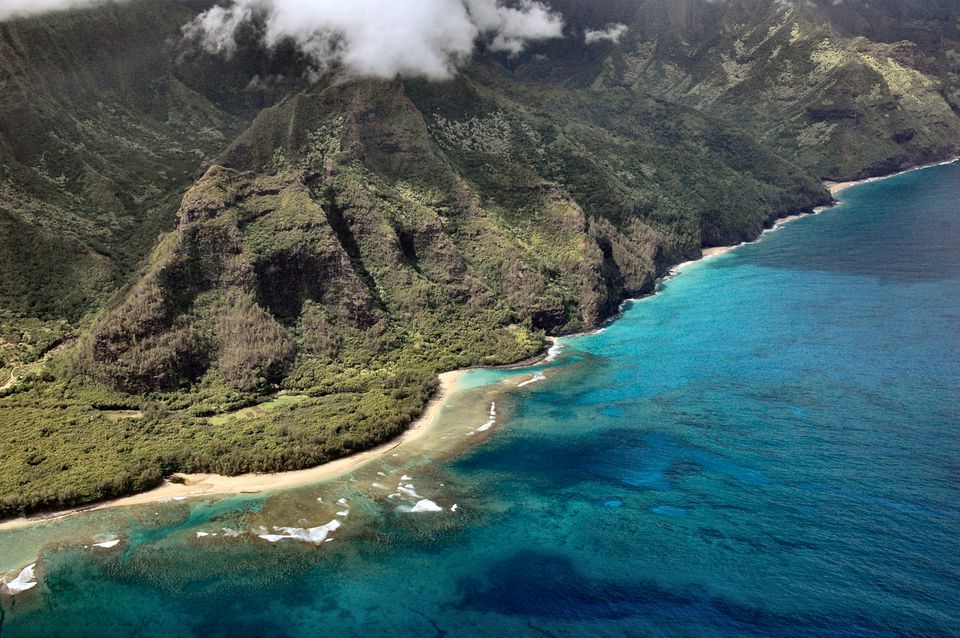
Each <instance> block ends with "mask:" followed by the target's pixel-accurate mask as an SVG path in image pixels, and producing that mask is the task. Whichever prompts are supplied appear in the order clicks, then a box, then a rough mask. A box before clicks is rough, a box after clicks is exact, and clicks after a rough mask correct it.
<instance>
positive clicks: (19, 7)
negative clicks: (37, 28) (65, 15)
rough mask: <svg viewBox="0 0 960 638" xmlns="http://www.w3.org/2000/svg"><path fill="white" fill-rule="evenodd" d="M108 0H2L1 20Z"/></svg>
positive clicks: (86, 5) (0, 1)
mask: <svg viewBox="0 0 960 638" xmlns="http://www.w3.org/2000/svg"><path fill="white" fill-rule="evenodd" d="M107 1H108V0H0V21H2V20H9V19H10V18H22V17H26V16H30V15H35V14H38V13H45V12H47V11H60V10H62V9H73V8H75V7H89V6H91V5H94V4H103V3H104V2H107Z"/></svg>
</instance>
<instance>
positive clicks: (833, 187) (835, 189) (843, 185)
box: [824, 157, 960, 195]
mask: <svg viewBox="0 0 960 638" xmlns="http://www.w3.org/2000/svg"><path fill="white" fill-rule="evenodd" d="M958 161H960V158H958V157H954V158H952V159H948V160H944V161H942V162H932V163H930V164H923V165H922V166H914V167H912V168H907V169H904V170H902V171H899V172H896V173H891V174H890V175H880V176H878V177H868V178H866V179H858V180H853V181H849V182H830V181H827V182H824V185H825V186H826V187H827V189H829V190H830V194H831V195H836V194H837V193H839V192H842V191H845V190H847V189H848V188H850V187H851V186H857V185H858V184H867V183H869V182H877V181H880V180H882V179H889V178H891V177H896V176H897V175H903V174H904V173H910V172H913V171H918V170H920V169H923V168H931V167H933V166H946V165H947V164H953V163H954V162H958Z"/></svg>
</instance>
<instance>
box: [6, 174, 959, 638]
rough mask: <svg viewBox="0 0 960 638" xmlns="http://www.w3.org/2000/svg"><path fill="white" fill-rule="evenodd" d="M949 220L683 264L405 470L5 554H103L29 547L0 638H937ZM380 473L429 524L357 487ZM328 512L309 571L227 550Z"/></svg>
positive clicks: (944, 585) (867, 205)
mask: <svg viewBox="0 0 960 638" xmlns="http://www.w3.org/2000/svg"><path fill="white" fill-rule="evenodd" d="M958 195H960V165H956V164H955V165H950V166H944V167H937V168H932V169H926V170H923V171H916V172H912V173H908V174H905V175H902V176H899V177H896V178H892V179H889V180H884V181H880V182H875V183H871V184H866V185H863V186H859V187H857V188H855V189H852V190H849V191H846V192H844V193H843V194H842V195H841V199H842V200H843V201H844V203H843V204H842V205H841V206H840V207H838V208H836V209H832V210H830V211H827V212H825V213H824V214H822V215H819V216H816V217H808V218H804V219H801V220H799V221H797V222H794V223H792V224H789V225H787V226H784V227H783V228H782V229H781V230H778V231H777V232H773V233H770V234H768V235H766V236H765V237H764V239H763V241H761V242H759V243H757V244H753V245H750V246H745V247H742V248H741V249H739V250H737V251H734V252H732V253H728V254H725V255H721V256H719V257H716V258H713V259H711V260H708V261H706V262H701V263H698V264H695V265H693V266H691V267H690V268H688V269H686V270H684V271H683V272H682V273H681V274H680V275H679V276H677V277H675V278H673V279H670V280H669V281H667V282H666V283H665V284H664V286H663V290H662V291H661V293H660V294H659V295H656V296H655V297H652V298H649V299H645V300H643V301H639V302H634V303H632V304H629V307H627V308H626V310H625V312H624V315H623V317H622V318H621V319H619V320H618V321H616V322H615V323H613V324H611V325H610V326H608V327H607V328H606V329H605V330H604V331H603V332H601V333H599V334H595V335H590V336H584V337H577V338H572V339H568V340H566V341H565V342H564V344H565V347H564V350H563V351H562V353H561V355H560V357H559V359H558V360H557V361H556V362H555V363H554V364H551V365H549V366H547V367H546V369H545V370H543V372H544V373H545V375H546V376H547V377H548V378H547V380H546V381H542V382H539V383H534V384H530V385H527V386H525V387H523V388H522V389H516V388H514V389H512V390H509V391H507V392H506V393H504V392H503V390H502V388H503V387H504V383H505V382H506V381H504V379H505V378H506V377H510V378H509V379H507V381H512V382H513V383H514V385H515V382H516V381H517V380H523V379H525V378H527V377H530V375H531V372H530V371H524V372H522V373H510V374H507V373H494V372H489V371H487V372H482V373H475V374H474V375H473V377H472V378H471V379H468V383H467V385H470V386H477V387H474V388H472V389H469V390H465V391H464V392H462V393H461V394H460V396H459V397H458V399H457V403H456V405H452V406H451V408H450V409H449V411H448V413H447V414H446V415H445V419H446V422H447V425H446V426H445V427H446V428H447V429H446V430H442V432H444V434H443V435H442V436H441V435H440V434H438V435H437V437H436V441H435V442H434V443H431V444H429V445H428V446H427V447H426V448H424V449H423V450H419V451H418V452H417V454H418V455H419V456H418V458H416V459H414V458H405V457H398V458H397V459H395V460H391V459H390V458H389V457H388V458H387V459H385V460H383V461H379V462H375V463H373V464H371V465H370V466H366V467H364V468H361V469H360V470H357V471H356V472H355V473H354V474H353V475H352V476H350V477H345V478H344V479H341V480H338V481H333V482H330V483H328V484H325V485H321V486H314V487H311V488H304V489H301V490H296V491H292V492H288V493H283V494H277V495H275V496H271V497H269V498H263V497H259V496H258V497H252V496H248V497H244V498H237V499H230V500H227V501H221V502H215V503H203V502H198V503H174V504H169V505H164V506H155V507H154V506H151V507H149V508H148V509H139V510H130V511H122V512H114V513H111V514H98V515H95V516H94V517H93V518H90V519H88V520H86V521H80V519H77V521H75V522H70V523H65V524H64V526H63V528H62V530H61V529H60V528H57V527H55V526H54V527H52V528H51V530H52V531H51V530H47V531H43V530H41V531H36V530H33V531H29V530H28V531H14V532H5V533H3V534H0V548H4V547H8V548H10V550H11V551H13V550H14V548H16V549H17V551H21V550H22V549H23V548H25V547H28V546H30V544H31V543H40V542H41V541H43V542H44V543H48V542H49V540H50V538H52V537H54V536H56V535H57V534H63V535H66V534H67V531H68V530H72V533H73V534H74V536H76V534H77V533H78V532H77V530H78V529H80V528H83V529H84V530H87V531H84V533H88V531H89V529H93V528H95V529H98V530H100V529H105V528H104V526H106V525H113V526H114V527H113V528H112V531H114V532H116V533H117V534H118V537H119V538H121V540H122V544H121V545H120V546H119V547H118V548H116V549H115V550H112V551H92V550H91V549H90V548H88V547H87V548H85V547H83V546H82V545H80V544H79V541H77V540H76V538H74V539H73V540H70V541H64V542H63V543H61V544H59V545H50V544H47V545H46V548H45V549H44V550H43V552H42V554H41V556H40V569H39V573H40V576H41V582H40V585H39V586H38V587H37V589H36V590H35V591H34V592H31V593H30V594H28V595H21V596H18V597H16V598H12V599H11V598H6V599H4V600H3V607H4V610H5V612H6V616H5V621H4V623H3V625H2V636H3V638H10V637H18V636H291V637H292V636H320V635H336V636H360V635H363V636H379V635H394V636H431V635H436V636H718V637H719V636H842V637H854V636H958V635H960V337H958V334H960V332H958V329H960V199H958ZM482 382H490V383H493V386H491V385H483V383H482ZM498 382H502V383H498ZM491 388H492V389H491ZM492 400H496V401H497V410H498V423H497V426H496V427H495V428H494V429H492V430H491V431H490V432H489V433H481V435H480V436H475V437H470V438H475V439H477V442H476V444H475V445H472V446H470V447H468V448H467V449H466V450H464V451H458V450H454V448H451V447H450V445H452V444H447V443H443V442H442V441H445V440H446V441H459V440H460V439H464V440H466V439H467V437H466V436H465V432H466V430H468V429H469V428H470V427H475V426H477V425H480V423H482V422H483V421H484V420H486V418H487V417H486V413H487V410H488V408H489V405H490V402H491V401H492ZM471 406H474V407H473V408H471ZM471 409H472V412H471ZM471 419H472V420H471ZM457 437H459V438H457ZM481 437H485V438H482V440H480V439H481ZM425 445H426V444H425ZM401 463H402V464H403V465H402V467H401ZM401 469H402V471H404V472H408V473H410V474H411V478H410V481H412V483H411V484H414V483H415V485H416V491H417V492H419V493H420V495H421V496H423V497H425V498H430V499H432V500H434V501H435V502H436V503H437V504H438V506H439V507H442V508H443V511H442V512H427V513H410V512H409V511H407V510H409V507H404V506H398V502H399V501H398V499H397V498H389V497H388V496H386V495H385V494H384V493H380V492H379V491H378V489H379V488H376V489H375V488H373V487H371V485H372V482H376V481H377V480H382V481H383V482H387V481H388V480H390V481H397V480H398V479H397V478H396V474H398V473H399V472H400V471H401ZM377 472H380V474H378V473H377ZM378 477H382V478H380V479H378ZM400 483H403V481H402V480H400ZM389 487H391V488H392V484H391V485H390V486H389ZM341 495H342V496H343V498H344V499H345V500H344V501H343V503H346V505H342V506H343V507H349V508H350V514H349V516H346V515H344V516H342V517H341V518H342V520H343V521H344V526H343V528H341V529H339V530H337V531H336V532H334V533H333V534H332V536H333V537H334V541H333V542H330V543H321V544H320V545H313V544H308V543H302V542H296V541H281V542H278V543H275V544H270V543H267V542H264V541H261V540H260V539H258V538H257V536H256V535H255V534H250V533H249V530H251V529H253V528H254V527H256V526H257V525H259V524H264V525H267V524H268V523H269V522H270V521H271V520H272V521H275V522H276V524H280V525H297V526H299V525H304V526H306V525H311V526H312V525H316V524H320V523H324V522H326V521H327V520H329V512H327V511H324V512H323V516H321V515H320V514H319V513H314V510H316V509H317V508H319V507H326V503H328V502H329V501H330V500H331V499H334V498H337V497H338V496H341ZM318 496H320V498H323V499H324V502H323V503H322V504H321V503H318V502H317V500H316V499H317V497H318ZM454 504H456V505H457V508H456V511H451V508H452V506H453V505H454ZM97 517H101V518H97ZM68 526H73V527H68ZM224 527H226V528H230V529H238V530H241V531H243V533H242V534H240V535H239V536H236V537H229V538H225V537H224V536H223V535H222V532H220V535H218V536H217V537H205V538H198V537H196V534H195V532H196V531H197V530H200V529H206V530H222V529H223V528H224ZM58 530H59V531H58ZM44 534H46V535H48V536H49V538H48V537H47V536H44ZM31 551H32V550H31ZM18 560H19V559H18Z"/></svg>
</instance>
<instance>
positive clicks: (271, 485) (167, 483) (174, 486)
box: [0, 157, 960, 532]
mask: <svg viewBox="0 0 960 638" xmlns="http://www.w3.org/2000/svg"><path fill="white" fill-rule="evenodd" d="M958 161H960V157H956V158H953V159H950V160H944V161H940V162H934V163H931V164H925V165H922V166H916V167H913V168H909V169H905V170H902V171H898V172H896V173H891V174H890V175H884V176H879V177H869V178H866V179H861V180H854V181H845V182H830V181H825V182H824V185H825V186H826V187H827V189H828V190H829V191H830V194H831V195H836V194H837V193H840V192H842V191H844V190H847V189H848V188H851V187H854V186H858V185H860V184H866V183H870V182H875V181H880V180H884V179H889V178H891V177H897V176H899V175H903V174H905V173H909V172H912V171H917V170H922V169H925V168H932V167H935V166H946V165H949V164H953V163H956V162H958ZM840 203H841V202H839V201H836V200H834V202H833V203H832V204H830V205H828V206H819V207H817V208H814V209H813V210H812V211H811V212H804V213H798V214H792V215H786V216H784V217H781V218H779V219H777V220H775V221H774V223H773V225H772V226H771V227H770V228H768V229H765V230H764V231H763V232H762V233H761V234H760V236H759V237H757V239H755V240H753V241H751V242H741V243H739V244H735V245H730V246H713V247H708V248H703V249H702V254H701V256H700V257H699V258H698V259H693V260H689V261H685V262H682V263H679V264H677V265H675V266H673V267H672V268H671V269H670V271H669V273H668V274H667V275H666V276H664V277H662V278H661V279H660V281H663V280H666V279H669V278H671V277H673V276H676V275H677V274H679V273H680V272H682V271H683V270H685V269H686V268H688V267H690V266H691V265H693V264H696V263H698V262H701V261H705V260H707V259H710V258H713V257H716V256H718V255H722V254H725V253H728V252H730V251H733V250H735V249H737V248H739V247H741V246H745V245H749V244H752V243H755V242H757V241H760V240H761V239H762V238H763V235H764V234H766V233H767V232H770V231H771V230H774V229H777V228H779V227H781V226H783V225H785V224H789V223H790V222H793V221H796V220H798V219H801V218H804V217H808V216H811V215H818V214H820V213H822V212H823V211H825V210H829V209H831V208H834V207H836V206H837V205H839V204H840ZM657 292H658V290H657V291H654V292H653V293H651V294H650V295H644V296H642V297H639V298H633V299H625V300H624V301H623V302H622V303H621V304H620V308H621V311H620V312H618V313H617V314H616V315H614V316H612V317H610V318H609V319H608V320H606V321H604V322H603V323H602V324H601V325H600V326H598V327H596V328H595V329H593V330H590V331H587V332H582V333H577V334H571V335H563V336H561V337H554V336H548V337H546V340H547V343H548V348H547V349H546V350H544V351H543V352H541V353H539V354H538V355H536V356H535V357H531V358H529V359H526V360H524V361H519V362H517V363H513V364H506V365H501V366H475V367H471V368H463V369H460V370H453V371H450V372H444V373H441V374H440V375H439V382H440V385H439V388H438V390H437V392H436V394H435V395H434V396H433V398H432V399H431V400H430V401H429V403H428V404H427V405H426V407H425V408H424V411H423V413H422V414H421V415H420V417H419V418H417V420H416V421H414V422H413V423H412V424H411V425H410V427H408V428H407V429H406V430H405V431H404V432H403V433H402V434H400V435H399V436H397V437H395V438H393V439H391V440H390V441H387V442H385V443H382V444H380V445H378V446H376V447H373V448H371V449H369V450H365V451H362V452H357V453H355V454H351V455H350V456H345V457H343V458H339V459H336V460H333V461H329V462H327V463H324V464H322V465H318V466H315V467H312V468H308V469H304V470H292V471H289V472H275V473H265V474H241V475H239V476H223V475H218V474H182V473H177V474H174V475H173V476H172V477H168V478H165V479H164V481H163V483H162V484H161V485H160V486H158V487H156V488H154V489H152V490H148V491H146V492H140V493H138V494H132V495H130V496H123V497H119V498H115V499H109V500H106V501H101V502H98V503H93V504H91V505H87V506H80V507H76V508H71V509H68V510H62V511H59V512H52V513H49V514H40V515H36V516H30V517H21V518H15V519H9V520H6V521H0V532H2V531H7V530H11V529H21V528H24V527H30V526H33V525H42V524H44V523H50V522H55V521H59V520H63V519H64V518H68V517H72V516H75V515H78V514H84V513H88V512H96V511H100V510H104V509H112V508H118V507H129V506H137V505H148V504H151V503H160V502H169V501H180V500H185V499H188V498H199V497H204V496H229V495H236V494H259V493H261V492H269V491H273V490H279V489H292V488H297V487H305V486H307V485H311V484H314V483H319V482H322V481H325V480H329V479H333V478H336V477H338V476H341V475H343V474H346V473H348V472H350V471H352V470H354V469H356V468H358V467H360V466H361V465H363V464H365V463H366V462H368V461H370V460H373V459H375V458H377V457H381V456H383V455H384V454H386V453H387V452H391V451H393V450H394V449H396V448H397V447H399V446H401V445H403V444H405V443H409V442H412V441H416V440H417V439H420V438H422V437H423V436H424V435H425V434H427V433H428V432H429V431H430V430H431V428H432V426H433V424H434V423H435V422H436V420H437V417H438V416H439V414H440V412H441V410H442V409H443V408H444V407H445V406H446V404H447V402H448V401H449V399H450V397H451V396H452V395H453V394H454V393H455V392H456V391H457V389H458V387H459V382H460V379H461V377H462V376H463V375H464V374H466V373H467V372H468V371H470V370H475V369H499V370H519V369H523V368H529V367H536V366H538V365H541V364H543V363H547V362H549V361H550V360H551V356H555V355H552V353H553V352H554V349H555V348H556V347H557V345H558V343H559V339H562V338H567V337H578V336H584V335H590V334H595V333H597V332H599V331H602V330H604V328H605V326H607V325H609V324H610V323H612V322H613V321H616V320H617V318H619V316H620V315H621V314H622V309H623V307H624V304H627V303H629V302H631V301H639V300H641V299H644V298H646V297H650V296H653V295H655V294H657ZM171 478H174V479H177V482H174V481H171V480H170V479H171Z"/></svg>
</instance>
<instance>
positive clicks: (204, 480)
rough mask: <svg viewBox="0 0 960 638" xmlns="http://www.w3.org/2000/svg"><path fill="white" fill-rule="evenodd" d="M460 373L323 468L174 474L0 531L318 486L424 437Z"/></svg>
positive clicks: (446, 377)
mask: <svg viewBox="0 0 960 638" xmlns="http://www.w3.org/2000/svg"><path fill="white" fill-rule="evenodd" d="M465 372H466V371H465V370H454V371H452V372H444V373H443V374H441V375H440V387H439V389H438V390H437V393H436V395H435V396H434V397H433V399H431V401H430V403H428V404H427V407H426V408H425V409H424V411H423V414H422V415H421V416H420V418H419V419H417V420H416V421H415V422H414V423H413V424H412V425H411V426H410V427H409V428H408V429H407V430H406V431H405V432H404V433H403V434H401V435H400V436H398V437H397V438H395V439H393V440H392V441H388V442H387V443H384V444H383V445H379V446H377V447H375V448H372V449H370V450H367V451H365V452H358V453H357V454H353V455H351V456H347V457H344V458H342V459H337V460H336V461H331V462H329V463H325V464H323V465H318V466H317V467H313V468H310V469H306V470H298V471H293V472H277V473H273V474H242V475H240V476H220V475H217V474H175V475H174V476H173V477H172V478H174V479H175V480H176V481H177V482H173V481H170V480H166V481H164V482H163V485H161V486H159V487H157V488H155V489H152V490H150V491H149V492H142V493H140V494H134V495H132V496H125V497H123V498H117V499H113V500H109V501H103V502H101V503H97V504H95V505H91V506H89V507H80V508H76V509H72V510H67V511H64V512H59V513H57V514H53V515H47V516H35V517H29V518H16V519H12V520H9V521H5V522H0V530H7V529H15V528H20V527H26V526H29V525H37V524H42V523H46V522H51V521H56V520H60V519H62V518H65V517H67V516H73V515H75V514H80V513H83V512H94V511H97V510H102V509H107V508H111V507H126V506H130V505H144V504H147V503H157V502H161V501H163V502H166V501H173V500H183V499H187V498H196V497H201V496H224V495H230V494H254V493H258V492H266V491H272V490H279V489H288V488H293V487H302V486H305V485H310V484H312V483H318V482H320V481H324V480H327V479H331V478H336V477H337V476H340V475H342V474H346V473H347V472H350V471H352V470H354V469H356V468H357V467H359V466H360V465H363V464H364V463H366V462H367V461H370V460H371V459H375V458H377V457H381V456H383V455H385V454H386V453H388V452H392V451H393V450H395V449H396V448H398V447H399V446H401V445H403V444H405V443H410V442H411V441H415V440H417V439H419V438H421V437H423V436H424V435H425V434H427V433H428V432H429V431H430V429H431V426H432V425H433V424H434V423H435V422H436V419H437V416H438V415H439V414H440V412H441V410H442V409H443V407H444V406H445V405H446V404H447V401H448V400H449V399H450V397H451V396H452V395H453V393H454V392H456V390H457V387H458V386H459V382H460V378H461V377H462V376H463V374H464V373H465Z"/></svg>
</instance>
